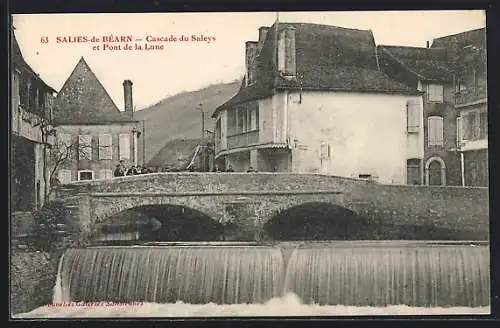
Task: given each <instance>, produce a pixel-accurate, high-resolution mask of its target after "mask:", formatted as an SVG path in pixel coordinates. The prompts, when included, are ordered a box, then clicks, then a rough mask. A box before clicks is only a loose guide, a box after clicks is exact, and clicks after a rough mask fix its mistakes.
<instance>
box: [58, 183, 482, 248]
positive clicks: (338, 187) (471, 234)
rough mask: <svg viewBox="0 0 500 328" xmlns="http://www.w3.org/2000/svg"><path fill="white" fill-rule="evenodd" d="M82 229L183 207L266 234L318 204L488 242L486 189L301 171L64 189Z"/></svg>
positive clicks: (74, 185) (75, 185) (382, 221)
mask: <svg viewBox="0 0 500 328" xmlns="http://www.w3.org/2000/svg"><path fill="white" fill-rule="evenodd" d="M56 197H57V199H59V200H63V201H64V203H65V206H67V207H68V209H70V213H71V216H72V218H73V220H72V222H74V223H77V226H78V228H79V230H80V231H81V232H83V233H84V232H88V231H90V230H91V228H92V225H94V224H96V223H99V222H105V221H106V220H107V219H108V218H110V217H112V216H113V215H116V214H117V213H120V212H123V211H126V210H129V209H134V208H138V207H141V206H144V205H179V206H183V207H186V208H189V209H193V210H197V211H199V212H201V213H203V214H205V215H207V216H209V217H211V218H212V219H214V220H216V221H218V222H220V223H226V222H235V223H237V224H238V225H242V226H247V227H253V228H254V229H257V230H258V229H262V227H263V226H264V224H265V223H266V222H267V221H269V220H271V219H272V218H273V217H274V216H275V215H276V214H277V213H279V212H282V211H286V210H287V209H290V208H292V207H295V206H299V205H303V204H307V203H311V202H321V203H329V204H334V205H337V206H341V207H343V208H346V209H348V210H350V211H352V212H354V213H356V214H358V215H360V216H363V217H366V218H368V219H369V220H371V222H373V223H374V224H375V225H377V224H379V225H385V226H391V225H392V226H398V225H405V226H408V225H410V226H426V227H431V228H435V229H447V230H449V231H454V232H456V233H458V235H457V238H459V239H476V240H477V239H482V240H486V239H488V238H489V232H488V231H489V219H488V218H489V211H488V208H489V206H488V204H489V199H488V189H487V188H468V187H467V188H464V187H451V186H439V187H438V186H436V187H434V186H432V187H429V186H406V185H381V184H377V183H373V182H368V181H363V180H356V179H350V178H342V177H335V176H326V175H320V174H298V173H252V174H249V173H154V174H146V175H138V176H127V177H119V178H113V179H110V180H92V181H80V182H74V183H71V184H66V185H63V186H61V187H59V188H58V189H57V191H56Z"/></svg>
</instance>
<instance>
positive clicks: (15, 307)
mask: <svg viewBox="0 0 500 328" xmlns="http://www.w3.org/2000/svg"><path fill="white" fill-rule="evenodd" d="M58 261H59V260H58V259H56V260H54V259H52V260H49V259H48V258H47V255H46V254H44V253H41V252H28V251H25V250H23V249H17V248H14V249H13V250H12V253H11V272H10V297H11V308H10V309H11V313H20V312H27V311H32V310H33V309H36V308H38V307H40V306H43V305H44V304H48V303H49V302H50V301H51V300H52V295H53V290H54V284H55V279H56V275H57V262H58Z"/></svg>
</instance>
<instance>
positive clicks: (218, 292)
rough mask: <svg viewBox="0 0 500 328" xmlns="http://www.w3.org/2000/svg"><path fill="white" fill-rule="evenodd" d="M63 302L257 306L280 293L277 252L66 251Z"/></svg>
mask: <svg viewBox="0 0 500 328" xmlns="http://www.w3.org/2000/svg"><path fill="white" fill-rule="evenodd" d="M65 262H66V264H65V265H64V266H63V268H62V272H61V274H62V276H63V277H64V278H63V281H62V284H61V288H62V289H64V290H68V291H69V293H68V294H67V295H68V297H67V298H66V299H63V301H102V300H106V301H116V302H131V301H143V302H155V303H175V302H177V301H184V302H189V303H210V302H213V303H220V304H235V303H260V302H264V301H266V300H268V299H270V298H272V297H273V296H274V295H277V294H279V293H280V291H281V289H282V285H283V278H284V266H283V260H282V256H281V252H280V250H279V249H273V248H264V247H258V246H257V247H255V246H253V247H234V246H232V247H224V246H217V247H207V246H203V247H182V246H181V247H175V246H173V247H172V246H169V247H128V248H127V247H123V248H109V247H103V248H87V249H70V250H68V251H67V252H66V254H65Z"/></svg>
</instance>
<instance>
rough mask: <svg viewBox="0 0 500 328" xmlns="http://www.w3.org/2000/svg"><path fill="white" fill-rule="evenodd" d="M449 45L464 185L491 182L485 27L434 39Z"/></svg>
mask: <svg viewBox="0 0 500 328" xmlns="http://www.w3.org/2000/svg"><path fill="white" fill-rule="evenodd" d="M432 48H444V49H446V51H447V53H448V57H449V61H450V65H452V67H453V70H454V72H455V83H454V98H455V110H456V112H457V124H456V126H457V135H458V138H457V149H458V152H459V154H460V159H461V167H462V176H463V179H462V180H463V185H465V186H483V187H485V186H488V181H489V178H488V176H489V174H488V101H487V64H486V62H487V61H486V57H487V55H486V54H487V50H486V29H485V28H482V29H476V30H471V31H467V32H463V33H459V34H455V35H450V36H446V37H442V38H438V39H434V41H433V43H432Z"/></svg>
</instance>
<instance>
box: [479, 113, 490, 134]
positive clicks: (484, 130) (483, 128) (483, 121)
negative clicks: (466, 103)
mask: <svg viewBox="0 0 500 328" xmlns="http://www.w3.org/2000/svg"><path fill="white" fill-rule="evenodd" d="M479 115H480V116H479V117H480V135H479V137H480V138H481V139H486V138H487V137H488V113H486V112H483V113H481V114H479Z"/></svg>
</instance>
